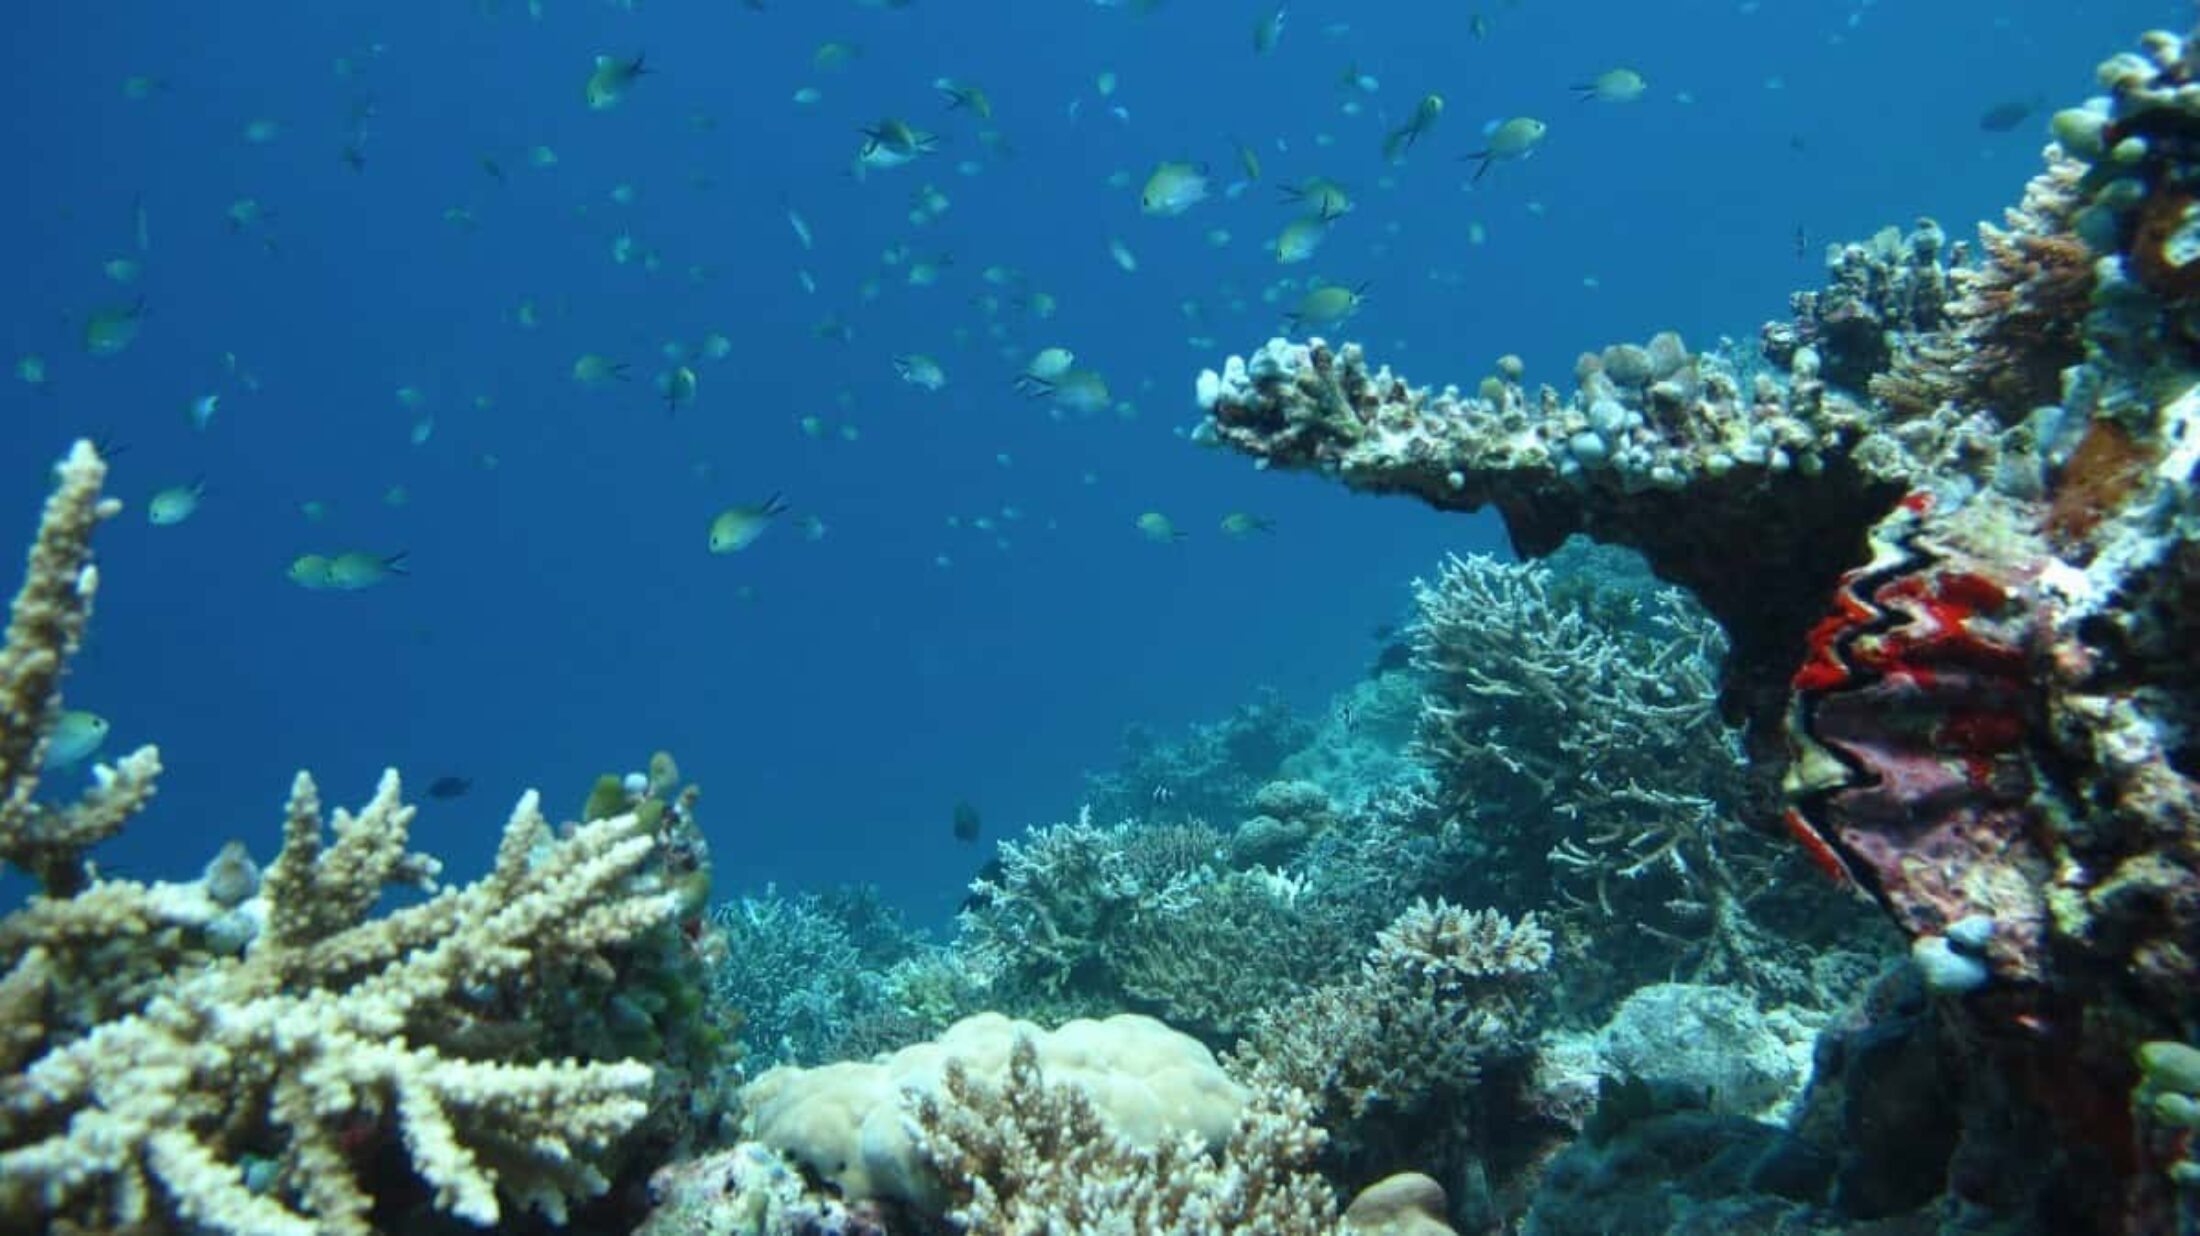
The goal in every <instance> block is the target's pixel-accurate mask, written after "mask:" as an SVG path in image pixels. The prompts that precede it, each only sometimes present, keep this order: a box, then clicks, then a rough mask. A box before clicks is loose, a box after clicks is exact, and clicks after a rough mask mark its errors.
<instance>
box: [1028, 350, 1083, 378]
mask: <svg viewBox="0 0 2200 1236" xmlns="http://www.w3.org/2000/svg"><path fill="white" fill-rule="evenodd" d="M1076 363H1077V354H1076V353H1075V352H1072V351H1070V350H1069V349H1068V348H1041V349H1039V350H1038V352H1036V353H1034V354H1033V355H1032V358H1031V360H1030V362H1029V363H1027V364H1025V366H1024V372H1023V376H1024V377H1026V378H1033V379H1036V380H1038V381H1040V382H1052V381H1054V380H1055V379H1056V378H1059V377H1061V376H1062V375H1063V374H1065V373H1067V372H1069V367H1070V366H1071V365H1074V364H1076Z"/></svg>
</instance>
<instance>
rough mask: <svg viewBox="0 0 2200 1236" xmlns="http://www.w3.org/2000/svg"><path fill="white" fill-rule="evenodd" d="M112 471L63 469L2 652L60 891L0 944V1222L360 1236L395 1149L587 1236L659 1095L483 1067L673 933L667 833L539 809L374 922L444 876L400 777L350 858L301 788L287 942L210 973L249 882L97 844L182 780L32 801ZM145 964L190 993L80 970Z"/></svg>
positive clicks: (572, 1075) (14, 761)
mask: <svg viewBox="0 0 2200 1236" xmlns="http://www.w3.org/2000/svg"><path fill="white" fill-rule="evenodd" d="M103 472H104V470H103V467H102V465H101V464H100V461H99V460H98V458H97V456H96V455H95V454H94V452H93V451H92V450H91V448H90V447H89V446H87V445H83V444H79V445H78V446H77V448H76V449H75V451H74V452H72V454H71V455H70V457H69V459H68V460H67V461H66V462H65V463H64V464H63V466H62V467H61V469H60V484H59V487H58V489H57V491H56V493H55V496H54V498H53V500H52V501H51V502H50V503H49V504H48V508H47V515H46V518H45V520H44V521H43V523H42V524H41V527H40V531H39V536H38V539H37V543H36V548H35V549H34V550H33V553H32V555H31V572H30V579H29V581H28V582H27V583H26V584H25V586H24V589H23V591H22V593H21V594H20V595H19V596H18V597H17V600H16V605H15V610H14V615H15V618H14V621H13V622H12V623H11V625H10V628H9V643H8V646H7V649H6V650H5V652H4V653H0V666H4V667H5V672H4V673H0V686H4V688H5V690H4V694H5V696H6V699H7V703H6V706H5V707H6V711H5V713H4V714H0V721H4V725H0V774H4V775H5V783H4V790H5V802H6V803H7V807H6V809H5V814H4V815H0V836H4V837H5V838H6V840H5V841H0V851H4V853H5V854H6V856H7V858H8V859H9V860H10V861H11V862H16V863H19V864H21V865H23V866H25V867H27V868H29V869H30V870H32V871H33V873H34V874H37V875H38V876H39V877H40V879H41V881H42V883H43V885H44V889H45V892H44V895H42V896H40V897H37V898H34V899H33V900H32V901H31V902H30V904H29V905H28V906H26V907H24V908H23V909H21V910H19V911H16V912H15V913H12V914H10V915H8V916H7V917H6V918H5V919H4V920H0V966H4V967H5V977H4V978H0V1014H4V1015H5V1017H6V1019H7V1021H6V1025H5V1034H4V1036H0V1042H4V1043H5V1044H6V1047H7V1051H8V1055H9V1063H10V1065H11V1071H10V1074H9V1075H8V1076H7V1077H5V1078H4V1079H0V1226H7V1227H10V1228H28V1227H39V1226H47V1225H52V1224H57V1223H61V1222H69V1223H73V1224H76V1225H79V1226H87V1227H96V1228H101V1229H115V1228H129V1229H132V1230H138V1229H144V1230H156V1229H159V1228H164V1227H177V1226H188V1227H191V1228H194V1229H203V1230H208V1231H217V1232H232V1233H254V1234H259V1233H269V1234H281V1236H291V1234H296V1236H306V1234H309V1233H337V1234H352V1233H357V1234H361V1236H364V1234H365V1233H367V1232H369V1231H371V1230H372V1225H371V1223H370V1220H369V1212H370V1210H371V1209H372V1208H373V1206H374V1205H375V1204H376V1201H377V1198H376V1196H375V1194H374V1192H373V1191H372V1187H371V1182H370V1181H369V1180H368V1178H367V1176H366V1169H365V1168H364V1167H363V1166H361V1164H360V1163H359V1162H358V1161H357V1158H358V1156H357V1152H358V1151H360V1150H362V1149H364V1148H367V1147H370V1146H372V1145H373V1144H374V1143H375V1142H376V1141H377V1140H378V1139H379V1137H381V1136H382V1135H383V1134H384V1133H385V1132H388V1131H394V1132H395V1133H397V1134H399V1135H401V1136H402V1138H403V1141H404V1144H405V1147H406V1149H407V1150H408V1151H409V1155H410V1158H411V1162H412V1165H413V1169H414V1171H415V1172H416V1173H417V1174H418V1176H419V1178H420V1180H421V1181H423V1182H424V1183H425V1184H426V1185H427V1186H428V1187H429V1189H430V1190H432V1192H433V1195H434V1202H435V1205H436V1206H438V1207H439V1208H440V1209H443V1210H446V1211H448V1212H450V1213H452V1214H454V1215H456V1216H458V1217H460V1218H462V1219H466V1220H468V1221H471V1222H474V1223H481V1224H486V1223H490V1222H494V1221H496V1220H497V1219H498V1218H499V1217H500V1216H501V1215H502V1214H503V1213H504V1204H503V1200H502V1199H507V1198H508V1199H510V1200H512V1201H515V1202H517V1203H519V1204H520V1205H521V1206H523V1207H528V1208H533V1209H536V1210H539V1211H541V1212H543V1213H544V1214H547V1215H549V1216H551V1217H553V1218H559V1217H562V1216H563V1215H564V1213H565V1208H566V1202H567V1200H568V1199H569V1198H573V1197H586V1196H589V1195H592V1194H594V1193H596V1192H599V1191H601V1190H602V1189H603V1188H604V1186H605V1183H606V1181H605V1179H604V1177H603V1175H602V1174H601V1172H600V1171H598V1169H597V1168H596V1167H595V1166H594V1164H593V1162H592V1157H593V1155H594V1154H595V1153H596V1152H597V1151H599V1150H601V1149H602V1148H603V1147H604V1146H605V1145H606V1144H607V1143H609V1142H610V1141H612V1140H613V1139H614V1138H616V1137H618V1136H619V1135H620V1134H622V1133H623V1132H625V1131H626V1130H627V1129H628V1128H630V1127H631V1126H633V1125H634V1124H635V1123H636V1122H637V1121H639V1120H640V1119H641V1118H642V1117H643V1115H644V1114H645V1112H646V1110H647V1102H646V1097H647V1095H648V1094H649V1087H650V1083H651V1077H652V1071H651V1069H650V1067H649V1066H648V1065H646V1064H642V1063H640V1062H638V1061H618V1062H580V1061H573V1060H567V1061H563V1062H546V1061H545V1062H538V1061H531V1060H526V1059H512V1058H510V1056H509V1055H508V1054H505V1053H500V1052H498V1051H496V1050H495V1049H493V1048H490V1047H488V1046H487V1045H488V1044H495V1043H499V1042H506V1043H508V1042H509V1041H511V1039H512V1038H513V1035H512V1034H511V1033H510V1029H511V1028H510V1027H506V1026H501V1025H500V1024H499V1021H498V1016H497V1012H496V1010H498V1009H499V1008H501V1007H503V1006H504V1005H505V1004H506V1003H507V1002H508V1001H510V1000H512V999H513V998H514V997H515V995H516V994H517V993H522V992H524V991H525V990H526V989H527V987H528V985H529V984H530V983H531V982H533V981H536V980H538V979H539V978H540V977H541V976H542V975H543V974H544V973H546V972H549V973H555V968H556V966H557V965H561V964H564V963H567V962H579V963H584V964H586V963H589V962H590V961H591V959H594V960H593V964H596V965H599V966H600V965H603V964H604V962H603V961H602V959H601V950H604V949H606V948H611V947H614V946H617V945H619V944H621V943H622V942H624V941H628V940H630V939H633V938H634V937H636V936H638V935H639V934H641V933H643V932H645V931H648V930H650V929H651V928H653V927H655V926H657V925H659V924H661V923H663V922H664V921H666V920H667V919H668V918H669V917H670V916H671V914H672V913H673V911H674V909H675V899H674V898H673V897H672V896H671V895H670V894H668V893H665V892H663V891H661V890H660V889H659V888H658V887H657V886H656V884H655V881H654V878H653V877H651V876H649V875H648V873H645V872H642V870H641V869H642V867H643V864H644V863H645V861H646V860H648V859H649V857H650V856H651V853H652V850H653V848H654V846H655V840H654V838H653V837H652V835H651V834H650V832H649V830H648V829H647V828H646V827H645V826H644V825H643V823H642V822H641V821H640V820H638V819H637V818H636V816H634V815H633V814H622V815H618V816H614V817H611V818H608V819H603V820H596V821H592V822H590V823H587V824H585V825H581V826H579V827H578V828H576V829H575V830H573V831H572V832H570V833H569V834H568V835H566V836H564V837H562V838H560V837H554V836H553V835H552V833H551V831H550V828H549V826H548V823H547V822H546V821H545V820H544V819H543V817H542V815H541V813H540V812H539V811H538V810H537V807H536V800H535V797H534V795H532V794H529V795H527V796H526V797H524V798H522V800H521V801H520V804H519V806H518V808H517V809H516V810H515V811H514V812H513V814H512V817H511V820H510V822H509V823H508V824H507V826H506V828H505V832H504V836H503V840H502V843H501V844H500V846H499V848H498V852H497V857H496V863H495V866H494V868H493V869H492V870H491V872H490V873H489V875H487V876H486V877H484V878H483V879H482V880H480V881H479V882H477V883H474V884H472V885H468V886H466V887H464V888H455V889H445V890H443V891H440V892H436V893H434V894H433V895H432V896H430V897H428V898H427V899H426V900H424V901H420V902H418V903H417V904H413V905H410V906H406V907H404V908H401V909H397V910H395V911H392V912H391V913H389V914H387V915H384V916H382V917H379V918H377V917H373V916H372V915H373V911H374V909H375V907H376V905H377V902H378V900H379V899H380V898H381V896H382V895H383V892H384V890H385V889H386V888H388V887H390V886H393V885H413V886H418V885H420V884H421V883H422V882H424V881H426V880H429V879H432V876H433V872H434V867H433V864H432V862H431V861H429V860H426V859H424V858H422V857H420V856H417V855H414V854H411V853H409V852H408V851H407V849H406V836H407V826H408V825H409V823H410V821H411V818H412V811H411V809H410V808H408V807H406V806H405V805H404V804H403V803H402V801H401V800H400V798H399V793H398V783H397V778H396V775H395V774H394V773H391V774H385V776H384V777H383V780H382V783H381V785H380V787H379V788H378V789H377V791H376V793H375V796H374V798H373V799H372V800H371V801H370V802H369V803H368V804H367V806H366V807H365V808H363V809H362V810H361V811H360V812H359V813H357V814H356V815H353V814H349V813H346V812H342V811H339V812H337V813H336V815H335V817H334V819H333V820H332V821H331V828H330V830H329V834H325V833H324V828H323V822H322V816H321V810H320V804H319V799H318V795H317V793H316V792H315V789H314V786H313V783H312V781H311V780H310V779H309V778H307V777H305V776H304V775H303V774H301V775H300V776H299V778H298V780H297V783H296V785H295V786H294V788H293V790H292V794H291V799H290V804H289V809H288V812H287V815H286V818H285V823H284V829H283V847H282V851H281V853H279V854H278V855H277V856H276V858H275V859H274V861H273V862H272V863H271V864H269V866H268V868H267V873H266V878H265V880H264V882H262V883H261V885H260V888H259V893H258V896H257V898H255V899H254V900H252V901H249V902H246V903H245V904H244V905H242V906H239V907H238V909H239V910H240V911H250V912H249V913H248V914H247V915H246V917H247V919H248V920H249V921H250V922H254V923H259V924H264V926H263V927H261V929H260V930H259V931H258V932H257V934H256V936H253V937H252V938H251V940H250V942H249V944H247V945H245V946H244V947H243V949H242V952H241V955H229V954H228V952H226V951H223V952H217V951H211V950H215V949H218V948H219V947H220V946H219V944H218V937H217V933H215V932H213V931H211V930H210V928H211V926H212V925H213V924H214V923H215V922H216V921H217V920H218V919H220V918H221V917H222V911H223V909H224V901H226V900H227V899H229V897H230V895H232V894H235V893H241V892H242V891H243V890H244V889H246V888H248V887H249V883H248V882H246V881H240V880H239V879H237V878H236V877H235V875H234V874H233V873H232V874H228V875H223V876H221V878H220V879H218V880H217V879H216V878H213V876H211V875H210V878H209V879H208V880H207V881H205V882H203V883H202V884H200V885H161V884H140V883H136V882H131V881H121V880H94V879H93V878H92V876H91V872H90V869H89V866H88V864H87V863H86V861H85V859H84V856H83V850H84V848H85V847H86V846H88V845H90V844H92V843H93V842H95V841H97V840H98V839H99V838H101V837H104V836H107V835H110V834H111V833H113V832H114V831H115V830H116V829H117V828H119V827H120V826H121V824H122V823H123V821H124V820H125V819H126V818H127V817H128V815H129V814H130V812H131V811H133V810H135V808H136V807H137V806H138V805H139V804H141V803H142V802H143V801H144V799H145V798H146V797H147V796H149V794H150V792H151V780H152V776H153V773H154V772H155V771H156V770H157V767H158V761H157V756H155V755H153V754H152V752H151V751H150V749H147V750H146V751H141V752H138V753H135V754H133V755H131V756H129V757H126V759H125V761H124V766H123V767H122V768H120V769H103V770H101V771H100V773H99V774H98V786H99V788H97V789H95V791H94V794H93V796H92V797H91V798H90V799H89V800H88V801H87V802H86V803H79V804H77V805H76V806H74V807H71V808H58V809H57V808H51V807H46V806H43V805H40V804H37V803H35V802H33V799H32V796H33V794H34V793H35V789H36V776H37V769H38V766H39V753H40V751H41V750H42V748H43V746H44V743H45V739H44V737H43V733H44V730H43V727H44V726H45V725H46V724H47V722H48V721H50V719H51V718H52V717H53V716H55V715H56V711H57V696H56V694H55V692H56V689H57V685H58V682H59V678H60V672H61V669H62V667H63V666H64V664H65V663H66V660H67V657H68V655H69V653H70V652H71V651H73V649H74V648H75V646H76V644H77V642H78V641H79V640H80V639H81V636H82V632H83V629H84V623H85V619H86V617H87V616H88V613H89V602H90V598H91V595H92V592H93V590H94V587H95V585H96V579H97V576H96V573H95V572H94V571H93V568H92V567H91V565H90V561H89V547H88V534H89V532H90V530H91V528H92V526H93V525H94V524H95V523H96V522H97V519H98V518H99V517H100V516H101V515H103V514H104V513H107V512H109V511H111V509H112V508H111V506H108V505H107V504H104V503H103V502H102V500H101V499H100V496H99V489H100V484H101V481H102V479H103ZM25 727H33V728H25ZM330 834H332V835H330ZM232 866H234V864H232ZM217 890H226V891H224V893H223V896H222V897H219V898H217V897H216V896H214V895H212V894H213V893H214V892H216V891H217ZM140 950H142V951H144V952H147V953H149V954H151V955H153V956H156V957H158V958H160V959H161V960H162V961H163V962H164V963H167V965H166V969H165V971H164V972H161V973H157V974H154V973H149V972H148V971H147V970H146V968H145V967H144V965H143V963H142V962H132V963H129V964H128V965H127V966H125V967H124V973H125V974H126V975H127V978H126V979H125V980H123V981H117V980H115V979H113V978H110V977H104V976H102V975H100V974H97V973H91V974H87V973H85V972H84V969H85V968H86V967H98V966H103V965H108V964H112V963H113V962H114V961H115V960H116V959H124V958H128V957H129V956H130V955H131V954H132V953H134V952H138V951H140ZM12 1066H20V1067H12ZM500 1194H501V1195H502V1198H500Z"/></svg>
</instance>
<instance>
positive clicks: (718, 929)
mask: <svg viewBox="0 0 2200 1236" xmlns="http://www.w3.org/2000/svg"><path fill="white" fill-rule="evenodd" d="M709 917H710V930H711V932H712V933H713V935H714V937H715V939H716V942H717V943H716V949H715V952H716V954H717V963H716V964H715V965H714V966H713V967H712V968H711V975H710V982H711V990H712V995H713V997H714V998H715V999H716V1000H717V1002H718V1003H719V1004H720V1005H721V1006H724V1007H727V1008H733V1009H739V1010H741V1019H742V1020H741V1029H740V1040H741V1045H742V1058H743V1059H744V1060H746V1061H749V1062H750V1063H751V1065H752V1067H758V1068H761V1067H765V1066H769V1065H773V1064H818V1063H822V1062H823V1061H826V1060H832V1059H837V1058H839V1057H840V1056H842V1055H845V1054H848V1052H847V1051H846V1050H845V1049H846V1047H847V1046H848V1040H849V1038H850V1036H851V1035H852V1034H854V1033H856V1031H857V1028H858V1027H859V1026H862V1027H876V1026H877V1025H878V1024H879V1023H880V1022H882V1021H884V1020H885V1019H887V1018H889V1017H890V1016H892V1013H893V1010H894V1009H895V1007H896V1003H895V1001H894V999H893V996H892V993H891V992H890V990H889V984H888V982H887V977H888V974H889V972H890V970H891V968H892V967H894V966H896V965H898V964H900V963H901V962H903V961H906V960H909V959H910V958H912V957H914V956H915V955H916V952H917V948H918V945H919V943H920V941H919V940H918V938H917V937H915V936H914V935H912V934H911V933H910V932H909V931H908V930H907V928H906V927H904V926H903V925H902V923H901V920H900V916H899V915H898V914H896V913H895V912H894V911H893V910H892V908H891V907H888V906H886V905H885V904H884V903H883V902H881V901H880V900H879V899H878V896H877V891H876V890H875V889H853V890H836V891H835V892H834V893H832V894H829V895H828V894H819V893H804V894H800V895H797V896H793V897H787V896H782V895H781V894H780V893H779V892H778V890H777V889H775V888H766V889H765V890H764V891H763V893H762V894H761V895H759V896H754V897H737V898H734V899H732V900H730V901H725V902H721V903H719V904H718V905H716V906H714V907H712V908H711V911H710V916H709ZM943 1024H944V1023H943ZM909 1037H910V1038H911V1039H914V1038H921V1037H923V1035H922V1034H921V1033H912V1034H910V1035H909ZM894 1045H895V1046H899V1044H894Z"/></svg>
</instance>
